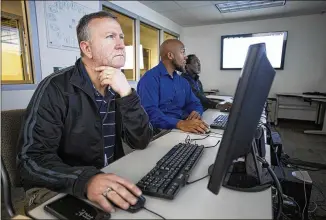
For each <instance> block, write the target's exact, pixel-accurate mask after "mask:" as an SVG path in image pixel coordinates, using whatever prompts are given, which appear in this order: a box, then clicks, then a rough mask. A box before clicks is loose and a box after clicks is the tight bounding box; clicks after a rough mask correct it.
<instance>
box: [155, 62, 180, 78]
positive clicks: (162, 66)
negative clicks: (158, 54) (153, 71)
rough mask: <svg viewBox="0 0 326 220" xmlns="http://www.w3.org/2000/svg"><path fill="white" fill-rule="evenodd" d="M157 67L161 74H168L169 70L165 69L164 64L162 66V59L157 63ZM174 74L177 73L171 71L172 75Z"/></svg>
mask: <svg viewBox="0 0 326 220" xmlns="http://www.w3.org/2000/svg"><path fill="white" fill-rule="evenodd" d="M158 67H159V70H160V74H161V76H166V75H168V76H170V74H169V72H168V71H167V70H166V68H165V66H164V64H163V62H162V61H160V63H159V64H158ZM175 75H178V74H177V72H176V71H173V77H174V76H175Z"/></svg>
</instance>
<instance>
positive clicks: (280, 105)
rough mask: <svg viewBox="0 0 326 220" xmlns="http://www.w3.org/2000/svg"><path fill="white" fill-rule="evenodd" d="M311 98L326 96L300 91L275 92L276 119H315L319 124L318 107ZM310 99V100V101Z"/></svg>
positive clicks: (323, 97)
mask: <svg viewBox="0 0 326 220" xmlns="http://www.w3.org/2000/svg"><path fill="white" fill-rule="evenodd" d="M313 99H326V96H316V95H304V94H302V93H276V120H275V124H276V125H277V123H278V118H285V119H294V120H307V121H315V123H317V124H319V123H320V122H321V121H320V120H319V114H318V113H319V111H318V109H319V107H318V105H317V103H316V102H314V101H312V100H313ZM310 101H311V102H310Z"/></svg>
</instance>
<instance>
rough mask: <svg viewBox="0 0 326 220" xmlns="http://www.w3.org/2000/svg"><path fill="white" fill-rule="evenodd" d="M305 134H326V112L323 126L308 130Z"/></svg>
mask: <svg viewBox="0 0 326 220" xmlns="http://www.w3.org/2000/svg"><path fill="white" fill-rule="evenodd" d="M304 133H305V134H320V135H326V112H325V114H324V123H323V128H322V129H321V130H320V131H318V130H306V131H304Z"/></svg>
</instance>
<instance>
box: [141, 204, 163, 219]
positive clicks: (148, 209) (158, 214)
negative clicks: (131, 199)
mask: <svg viewBox="0 0 326 220" xmlns="http://www.w3.org/2000/svg"><path fill="white" fill-rule="evenodd" d="M143 209H145V210H147V211H148V212H150V213H152V214H154V215H156V216H158V217H160V218H161V219H165V218H164V217H163V216H162V215H160V214H157V213H156V212H153V211H152V210H149V209H148V208H146V207H145V206H144V207H143Z"/></svg>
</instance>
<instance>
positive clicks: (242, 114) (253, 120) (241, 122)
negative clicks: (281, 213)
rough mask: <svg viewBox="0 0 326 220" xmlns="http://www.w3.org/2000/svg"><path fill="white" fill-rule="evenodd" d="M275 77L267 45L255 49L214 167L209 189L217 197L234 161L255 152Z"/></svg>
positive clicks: (256, 45)
mask: <svg viewBox="0 0 326 220" xmlns="http://www.w3.org/2000/svg"><path fill="white" fill-rule="evenodd" d="M274 76H275V70H274V69H273V67H272V66H271V64H270V62H269V60H268V58H267V56H266V46H265V44H264V43H259V44H254V45H251V46H250V47H249V49H248V53H247V56H246V60H245V63H244V66H243V68H242V71H241V75H240V79H239V81H238V85H237V89H236V92H235V96H234V100H233V104H232V108H231V111H230V114H229V118H228V124H227V126H226V129H225V131H224V134H223V138H222V141H221V144H220V147H219V150H218V153H217V156H216V159H215V163H214V164H213V165H212V166H211V167H210V175H211V176H210V180H209V183H208V189H209V190H210V191H211V192H213V193H214V194H218V192H219V190H220V188H221V185H222V183H223V181H224V177H225V175H226V172H227V171H228V170H229V167H230V166H231V165H232V163H233V161H234V160H235V159H238V158H239V157H243V156H245V155H247V154H248V153H249V152H250V151H251V147H252V142H253V138H254V136H255V133H256V130H257V125H258V123H259V120H260V118H261V115H262V112H263V109H264V105H265V102H266V100H267V97H268V93H269V91H270V88H271V86H272V83H273V80H274Z"/></svg>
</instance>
